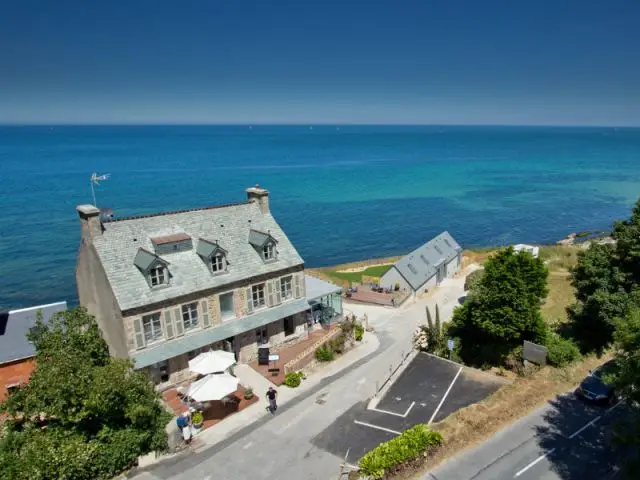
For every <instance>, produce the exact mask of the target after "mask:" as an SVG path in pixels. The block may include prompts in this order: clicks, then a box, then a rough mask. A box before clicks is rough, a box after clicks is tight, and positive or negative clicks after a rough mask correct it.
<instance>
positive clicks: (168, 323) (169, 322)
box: [162, 310, 173, 340]
mask: <svg viewBox="0 0 640 480" xmlns="http://www.w3.org/2000/svg"><path fill="white" fill-rule="evenodd" d="M162 328H163V329H164V338H166V339H167V340H170V339H172V338H173V318H171V311H170V310H165V311H164V312H162Z"/></svg>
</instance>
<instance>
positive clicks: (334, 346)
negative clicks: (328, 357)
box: [327, 333, 347, 354]
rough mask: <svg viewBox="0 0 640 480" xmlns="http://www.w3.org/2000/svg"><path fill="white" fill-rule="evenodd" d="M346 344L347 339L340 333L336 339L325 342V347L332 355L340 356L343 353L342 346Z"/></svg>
mask: <svg viewBox="0 0 640 480" xmlns="http://www.w3.org/2000/svg"><path fill="white" fill-rule="evenodd" d="M346 342H347V337H346V336H345V334H344V333H341V334H340V335H338V336H337V337H334V338H332V339H331V340H329V342H327V343H328V345H327V347H328V348H329V350H331V351H332V352H333V353H337V354H341V353H342V352H344V346H345V343H346Z"/></svg>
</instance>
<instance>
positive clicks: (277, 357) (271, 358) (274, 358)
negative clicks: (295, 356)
mask: <svg viewBox="0 0 640 480" xmlns="http://www.w3.org/2000/svg"><path fill="white" fill-rule="evenodd" d="M278 360H280V355H278V354H277V353H272V354H271V355H269V361H270V362H277V361H278Z"/></svg>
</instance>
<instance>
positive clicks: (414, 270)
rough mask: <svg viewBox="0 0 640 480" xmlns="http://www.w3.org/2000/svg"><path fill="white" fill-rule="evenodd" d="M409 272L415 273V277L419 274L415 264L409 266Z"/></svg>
mask: <svg viewBox="0 0 640 480" xmlns="http://www.w3.org/2000/svg"><path fill="white" fill-rule="evenodd" d="M409 270H411V273H413V274H414V275H417V274H418V270H416V267H414V266H413V264H411V263H410V264H409Z"/></svg>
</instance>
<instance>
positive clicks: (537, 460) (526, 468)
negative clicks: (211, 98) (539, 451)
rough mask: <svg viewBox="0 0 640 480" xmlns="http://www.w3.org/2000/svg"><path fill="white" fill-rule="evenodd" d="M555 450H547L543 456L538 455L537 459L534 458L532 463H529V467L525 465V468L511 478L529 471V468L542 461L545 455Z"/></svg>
mask: <svg viewBox="0 0 640 480" xmlns="http://www.w3.org/2000/svg"><path fill="white" fill-rule="evenodd" d="M555 450H556V449H555V448H552V449H551V450H549V451H548V452H547V453H545V454H544V455H540V456H539V457H538V458H536V459H535V460H534V461H533V462H531V463H530V464H529V465H527V466H526V467H524V468H523V469H522V470H520V471H519V472H518V473H516V474H515V475H514V476H513V478H518V477H519V476H520V475H522V474H523V473H524V472H526V471H527V470H529V469H530V468H531V467H533V466H534V465H535V464H536V463H538V462H539V461H541V460H544V459H545V458H546V457H547V455H551V454H552V453H553V452H554V451H555Z"/></svg>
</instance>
